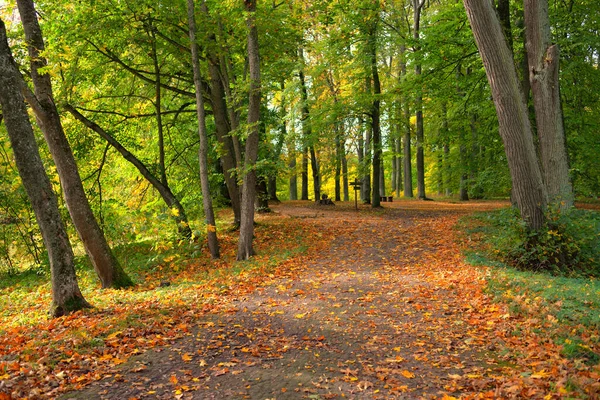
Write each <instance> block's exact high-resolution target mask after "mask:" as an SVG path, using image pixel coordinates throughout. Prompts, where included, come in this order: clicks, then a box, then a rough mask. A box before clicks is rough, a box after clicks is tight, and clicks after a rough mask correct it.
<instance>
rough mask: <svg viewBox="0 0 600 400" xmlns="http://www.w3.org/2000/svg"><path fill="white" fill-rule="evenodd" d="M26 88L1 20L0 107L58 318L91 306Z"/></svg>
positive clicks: (51, 311)
mask: <svg viewBox="0 0 600 400" xmlns="http://www.w3.org/2000/svg"><path fill="white" fill-rule="evenodd" d="M23 85H25V82H23V81H22V77H21V75H20V73H19V70H18V68H17V65H16V63H15V62H14V60H13V58H12V55H11V52H10V48H9V47H8V40H7V37H6V28H5V26H4V22H3V21H2V20H0V87H2V90H0V105H1V106H2V110H3V112H4V119H5V124H6V130H7V131H8V136H9V139H10V143H11V146H12V150H13V154H14V157H15V161H16V163H17V169H18V170H19V175H20V176H21V180H22V181H23V186H24V187H25V191H26V192H27V196H28V197H29V200H30V201H31V205H32V207H33V211H34V212H35V217H36V219H37V222H38V225H39V226H40V230H41V232H42V237H43V239H44V244H45V245H46V249H47V250H48V258H49V260H50V271H51V275H52V308H51V310H50V314H51V315H52V316H53V317H59V316H61V315H64V314H67V313H69V312H70V311H74V310H77V309H81V308H83V307H90V305H89V304H88V303H87V302H86V301H85V299H84V298H83V295H82V294H81V291H80V290H79V285H78V284H77V276H76V275H75V265H74V261H73V250H72V248H71V243H69V236H68V235H67V230H66V228H65V225H64V223H63V221H62V219H61V216H60V212H59V210H58V201H57V199H56V195H55V194H54V192H53V191H52V185H51V183H50V180H49V179H48V175H46V171H45V170H44V164H43V162H42V159H41V157H40V153H39V150H38V146H37V143H36V140H35V136H34V134H33V129H32V127H31V123H30V122H29V115H28V113H27V108H26V106H25V102H24V99H23V95H22V94H21V88H22V87H23Z"/></svg>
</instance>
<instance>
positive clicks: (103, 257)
mask: <svg viewBox="0 0 600 400" xmlns="http://www.w3.org/2000/svg"><path fill="white" fill-rule="evenodd" d="M17 5H18V8H19V14H20V16H21V21H22V22H23V28H24V30H25V37H26V39H27V47H28V50H29V57H30V59H31V79H32V81H33V85H34V96H30V97H29V98H28V100H29V101H30V103H34V104H32V108H33V109H34V111H35V113H36V117H37V119H38V123H39V125H40V128H41V130H42V132H43V134H44V138H45V139H46V142H47V143H48V148H49V149H50V154H51V155H52V159H53V160H54V163H55V165H56V170H57V172H58V176H59V178H60V183H61V186H62V188H63V196H64V198H65V203H66V205H67V209H68V210H69V214H70V215H71V219H72V220H73V224H74V225H75V229H76V230H77V233H78V235H79V237H80V238H81V241H82V243H83V246H84V247H85V250H86V253H87V254H88V256H89V258H90V260H91V262H92V265H93V266H94V269H95V271H96V273H97V274H98V277H99V278H100V282H101V285H102V287H103V288H109V287H114V288H120V287H128V286H132V285H133V282H132V281H131V279H130V278H129V276H127V274H126V273H125V271H124V270H123V268H122V267H121V265H120V264H119V262H118V261H117V259H116V258H115V256H114V254H113V252H112V250H111V249H110V247H109V245H108V243H107V241H106V238H105V237H104V233H103V232H102V230H101V229H100V226H99V225H98V221H96V218H95V217H94V214H93V212H92V209H91V207H90V204H89V202H88V199H87V197H86V195H85V191H84V189H83V184H82V183H81V177H80V176H79V170H78V168H77V163H76V162H75V158H74V156H73V151H72V150H71V146H70V145H69V142H68V140H67V137H66V136H65V132H64V130H63V127H62V124H61V121H60V115H59V114H58V110H57V108H56V105H55V103H54V97H53V95H52V83H51V81H50V75H48V74H46V73H44V72H43V68H44V67H45V66H46V59H45V58H44V57H43V56H42V54H43V51H44V49H45V46H44V39H43V36H42V31H41V29H40V25H39V22H38V20H37V14H36V10H35V7H34V4H33V0H19V1H18V2H17Z"/></svg>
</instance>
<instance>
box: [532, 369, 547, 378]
mask: <svg viewBox="0 0 600 400" xmlns="http://www.w3.org/2000/svg"><path fill="white" fill-rule="evenodd" d="M550 375H551V374H550V373H549V372H546V370H545V369H543V370H541V371H538V372H536V373H535V374H533V375H531V378H533V379H542V378H547V377H549V376H550Z"/></svg>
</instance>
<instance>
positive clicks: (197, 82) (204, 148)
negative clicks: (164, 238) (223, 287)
mask: <svg viewBox="0 0 600 400" xmlns="http://www.w3.org/2000/svg"><path fill="white" fill-rule="evenodd" d="M187 14H188V29H189V35H190V47H191V53H192V70H193V72H194V86H195V88H196V115H197V118H198V135H199V137H200V148H199V149H198V158H199V162H200V186H201V187H202V206H203V208H204V217H205V218H206V236H207V238H208V249H209V251H210V255H211V257H212V258H219V240H218V239H217V224H216V223H215V213H214V210H213V205H212V197H211V195H210V183H209V182H208V135H207V134H206V114H205V112H204V98H203V97H202V82H201V78H202V77H201V75H200V62H199V57H198V45H197V44H196V18H195V16H194V0H187ZM225 173H226V174H227V171H225ZM232 203H233V202H232Z"/></svg>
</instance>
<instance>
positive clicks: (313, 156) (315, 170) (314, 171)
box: [309, 146, 321, 203]
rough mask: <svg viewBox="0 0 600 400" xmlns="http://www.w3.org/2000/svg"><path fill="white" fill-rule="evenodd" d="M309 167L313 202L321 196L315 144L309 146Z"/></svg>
mask: <svg viewBox="0 0 600 400" xmlns="http://www.w3.org/2000/svg"><path fill="white" fill-rule="evenodd" d="M309 150H310V167H311V169H312V176H313V192H314V194H315V202H317V203H318V202H319V199H320V198H321V173H320V168H319V160H317V152H316V151H315V146H310V147H309Z"/></svg>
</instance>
